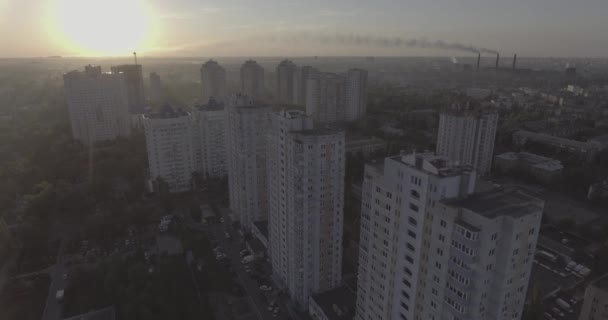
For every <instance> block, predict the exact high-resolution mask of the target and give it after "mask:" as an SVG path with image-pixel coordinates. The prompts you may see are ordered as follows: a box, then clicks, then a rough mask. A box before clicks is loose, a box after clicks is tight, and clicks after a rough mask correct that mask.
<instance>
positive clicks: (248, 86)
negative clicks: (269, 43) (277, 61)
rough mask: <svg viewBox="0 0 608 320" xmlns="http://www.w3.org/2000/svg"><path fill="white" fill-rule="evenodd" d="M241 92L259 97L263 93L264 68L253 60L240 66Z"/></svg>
mask: <svg viewBox="0 0 608 320" xmlns="http://www.w3.org/2000/svg"><path fill="white" fill-rule="evenodd" d="M241 93H243V94H245V95H247V96H249V97H251V98H253V99H259V98H261V97H262V96H263V94H264V68H262V66H260V65H259V64H258V63H257V62H255V61H253V60H247V61H245V63H243V65H242V66H241Z"/></svg>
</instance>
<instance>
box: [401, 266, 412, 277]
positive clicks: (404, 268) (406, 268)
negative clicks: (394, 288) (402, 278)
mask: <svg viewBox="0 0 608 320" xmlns="http://www.w3.org/2000/svg"><path fill="white" fill-rule="evenodd" d="M403 272H405V274H407V275H408V276H412V270H410V269H409V268H408V267H403Z"/></svg>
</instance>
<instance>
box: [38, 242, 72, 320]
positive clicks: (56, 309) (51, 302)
mask: <svg viewBox="0 0 608 320" xmlns="http://www.w3.org/2000/svg"><path fill="white" fill-rule="evenodd" d="M67 243H68V240H67V239H65V238H62V239H61V244H60V245H59V252H58V254H57V263H56V264H55V265H54V266H52V267H50V268H49V269H48V274H49V276H50V277H51V285H50V286H49V293H48V296H47V298H46V305H45V307H44V312H43V313H42V320H59V319H61V318H62V312H63V305H62V304H61V303H60V302H58V301H57V299H56V294H57V290H61V289H65V287H66V280H65V279H64V278H63V275H64V274H66V273H67V270H68V268H67V261H68V256H67V255H65V250H66V246H67Z"/></svg>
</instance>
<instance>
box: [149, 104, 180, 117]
mask: <svg viewBox="0 0 608 320" xmlns="http://www.w3.org/2000/svg"><path fill="white" fill-rule="evenodd" d="M187 116H188V112H185V111H183V110H182V109H180V108H177V109H174V108H173V107H171V106H170V105H168V104H166V105H164V106H162V107H161V108H160V110H159V111H158V112H154V113H149V114H147V115H146V118H148V119H172V118H179V117H187Z"/></svg>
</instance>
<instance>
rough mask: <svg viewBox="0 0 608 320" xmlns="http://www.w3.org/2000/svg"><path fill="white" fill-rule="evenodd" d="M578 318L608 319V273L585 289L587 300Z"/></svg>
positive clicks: (588, 319)
mask: <svg viewBox="0 0 608 320" xmlns="http://www.w3.org/2000/svg"><path fill="white" fill-rule="evenodd" d="M578 319H579V320H606V319H608V274H606V275H604V276H602V277H601V278H599V279H597V280H595V281H594V282H592V283H591V284H589V286H588V287H587V290H585V302H584V303H583V308H582V310H581V314H580V316H579V318H578Z"/></svg>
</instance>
